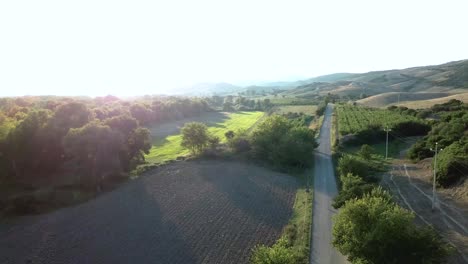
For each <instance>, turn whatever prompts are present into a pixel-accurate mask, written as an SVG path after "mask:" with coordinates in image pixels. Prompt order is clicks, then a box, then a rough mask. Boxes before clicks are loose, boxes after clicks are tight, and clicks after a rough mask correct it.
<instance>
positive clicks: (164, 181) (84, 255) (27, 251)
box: [0, 161, 299, 264]
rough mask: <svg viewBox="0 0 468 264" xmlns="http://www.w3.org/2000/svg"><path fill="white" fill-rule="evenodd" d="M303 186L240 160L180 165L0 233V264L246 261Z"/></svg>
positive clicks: (282, 222)
mask: <svg viewBox="0 0 468 264" xmlns="http://www.w3.org/2000/svg"><path fill="white" fill-rule="evenodd" d="M298 186H299V184H298V181H297V180H296V179H295V178H294V177H291V176H288V175H286V174H282V173H277V172H273V171H270V170H268V169H265V168H262V167H257V166H253V165H249V164H243V163H238V162H223V161H200V162H178V163H174V164H171V165H168V166H165V167H160V168H158V169H156V170H152V171H151V172H147V173H146V174H145V175H143V176H142V177H140V178H138V179H136V180H133V181H131V182H129V183H128V184H126V185H124V186H122V187H121V188H119V189H116V190H114V191H112V192H110V193H107V194H104V195H101V196H99V197H97V198H96V199H95V200H93V201H90V202H88V203H85V204H81V205H79V206H75V207H70V208H64V209H61V210H58V211H55V212H53V213H49V214H45V215H39V216H32V217H24V218H22V219H21V221H15V222H12V223H9V224H8V223H4V224H2V226H1V228H0V263H28V262H30V263H90V262H92V263H161V264H165V263H171V264H172V263H184V264H185V263H247V262H248V258H249V256H250V253H251V249H252V247H253V246H255V245H257V244H266V245H272V244H273V243H274V242H275V241H276V240H277V239H278V238H279V236H280V235H281V233H282V230H283V228H284V227H285V226H286V224H287V223H288V221H289V219H290V218H291V216H292V212H293V211H292V207H293V204H294V200H295V197H296V190H297V188H298Z"/></svg>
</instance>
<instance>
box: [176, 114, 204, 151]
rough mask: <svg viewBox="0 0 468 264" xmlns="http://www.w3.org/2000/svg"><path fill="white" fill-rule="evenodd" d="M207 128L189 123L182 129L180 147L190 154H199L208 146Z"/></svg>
mask: <svg viewBox="0 0 468 264" xmlns="http://www.w3.org/2000/svg"><path fill="white" fill-rule="evenodd" d="M208 139H209V135H208V128H207V127H206V125H205V124H203V123H198V122H191V123H187V124H185V126H184V127H183V128H182V146H183V147H185V148H188V149H189V150H190V152H191V153H192V154H200V153H201V152H202V151H203V150H204V149H205V147H206V146H207V144H208Z"/></svg>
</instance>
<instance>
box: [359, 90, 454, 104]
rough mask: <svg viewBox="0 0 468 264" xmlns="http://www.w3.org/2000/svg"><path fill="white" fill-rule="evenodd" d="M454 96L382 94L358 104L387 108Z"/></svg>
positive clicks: (423, 93) (439, 94) (360, 101)
mask: <svg viewBox="0 0 468 264" xmlns="http://www.w3.org/2000/svg"><path fill="white" fill-rule="evenodd" d="M449 95H452V94H450V93H425V92H419V93H398V92H390V93H382V94H378V95H373V96H370V97H367V98H364V99H361V100H357V101H356V102H357V103H358V104H360V105H364V106H370V107H387V106H389V105H392V104H397V103H400V102H408V101H421V100H430V99H434V98H441V97H446V96H449Z"/></svg>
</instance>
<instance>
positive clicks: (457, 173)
mask: <svg viewBox="0 0 468 264" xmlns="http://www.w3.org/2000/svg"><path fill="white" fill-rule="evenodd" d="M467 153H468V145H464V144H462V143H459V142H456V143H453V144H451V145H450V146H448V147H447V148H445V149H444V150H443V151H441V152H440V154H439V155H438V157H437V177H436V180H437V183H438V184H440V185H442V186H444V187H447V186H449V185H451V184H454V183H456V182H457V181H458V180H460V179H461V178H462V177H466V175H467V174H468V160H467V157H466V155H467Z"/></svg>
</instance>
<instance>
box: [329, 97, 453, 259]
mask: <svg viewBox="0 0 468 264" xmlns="http://www.w3.org/2000/svg"><path fill="white" fill-rule="evenodd" d="M337 108H338V111H337V115H338V118H337V125H338V130H339V132H340V134H342V135H348V134H350V133H353V137H354V138H353V140H348V141H347V142H346V144H339V145H337V147H336V148H335V149H336V151H337V153H336V154H335V158H336V171H337V175H338V177H339V182H340V186H341V188H340V191H339V194H338V195H337V196H336V197H335V199H334V203H333V207H335V208H336V209H340V211H339V212H338V214H337V215H336V216H335V219H334V225H333V245H334V246H335V247H336V248H337V249H338V250H339V251H340V252H341V253H342V254H343V255H345V256H346V257H347V258H348V260H349V261H351V263H445V261H446V258H447V257H448V256H449V255H450V254H451V252H452V249H451V247H450V246H448V244H446V243H445V242H444V240H443V239H442V238H441V237H440V236H439V235H438V234H437V232H436V231H435V230H434V229H432V228H430V227H426V226H424V227H420V226H417V225H416V224H415V222H414V218H415V215H414V213H412V212H411V211H409V210H406V209H404V208H402V207H400V206H399V205H398V204H396V203H395V202H394V201H393V199H392V196H391V194H389V193H388V192H387V191H385V190H383V189H382V188H381V187H379V182H380V177H379V174H380V173H382V172H384V171H385V170H386V166H387V163H386V161H385V160H384V153H385V142H383V143H382V141H385V136H386V135H385V134H386V132H385V131H384V130H383V128H386V127H387V125H388V127H389V128H391V129H392V130H391V133H389V139H390V141H392V140H397V142H399V141H400V140H401V137H403V136H409V135H424V134H425V133H427V131H429V129H428V127H429V125H428V124H429V122H428V121H425V120H423V119H422V118H421V116H420V114H419V112H418V111H408V109H405V108H399V107H391V108H390V109H387V110H380V109H375V110H374V109H370V108H362V107H356V106H351V105H338V106H337ZM418 115H419V116H418ZM335 125H336V124H335ZM429 128H430V127H429ZM332 129H333V128H332ZM362 142H368V143H369V144H371V143H372V145H367V144H363V143H362ZM361 144H362V145H361ZM395 148H396V150H395V149H394V150H392V151H390V156H392V155H398V154H399V150H398V147H395ZM390 223H392V224H390Z"/></svg>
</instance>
